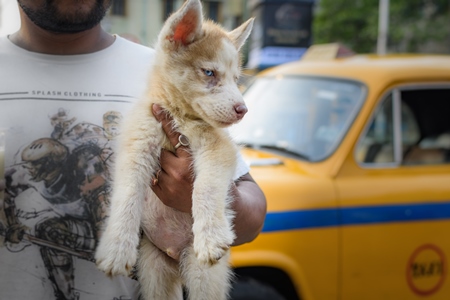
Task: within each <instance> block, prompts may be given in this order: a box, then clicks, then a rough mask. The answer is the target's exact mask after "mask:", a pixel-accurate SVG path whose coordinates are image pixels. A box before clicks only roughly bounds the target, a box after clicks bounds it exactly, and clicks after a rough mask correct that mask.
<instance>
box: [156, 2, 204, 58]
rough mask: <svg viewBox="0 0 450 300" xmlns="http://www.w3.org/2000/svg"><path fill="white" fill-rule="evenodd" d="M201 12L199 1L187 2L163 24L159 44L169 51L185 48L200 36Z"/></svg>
mask: <svg viewBox="0 0 450 300" xmlns="http://www.w3.org/2000/svg"><path fill="white" fill-rule="evenodd" d="M202 23H203V12H202V4H201V3H200V1H199V0H188V1H186V2H185V3H184V4H183V6H182V7H181V8H180V9H179V10H177V11H176V12H175V13H173V14H172V15H171V16H170V17H169V18H168V19H167V21H166V22H165V24H164V26H163V29H162V30H161V33H160V36H159V43H160V44H161V45H163V46H166V47H169V48H170V49H177V48H178V47H179V46H187V45H189V44H191V43H192V42H194V41H195V40H196V39H197V38H199V37H200V36H201V35H202V32H203V31H202Z"/></svg>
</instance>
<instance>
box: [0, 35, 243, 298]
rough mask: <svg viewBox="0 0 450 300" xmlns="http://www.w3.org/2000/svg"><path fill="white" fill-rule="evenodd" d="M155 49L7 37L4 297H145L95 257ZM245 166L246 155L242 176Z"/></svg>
mask: <svg viewBox="0 0 450 300" xmlns="http://www.w3.org/2000/svg"><path fill="white" fill-rule="evenodd" d="M153 56H154V51H153V50H152V49H150V48H147V47H144V46H141V45H138V44H135V43H132V42H129V41H126V40H125V39H123V38H120V37H118V36H117V37H116V40H115V42H114V43H113V45H111V46H110V47H108V48H107V49H104V50H102V51H99V52H96V53H92V54H85V55H73V56H55V55H45V54H39V53H33V52H29V51H26V50H24V49H22V48H19V47H17V46H16V45H14V44H13V43H11V42H10V41H9V40H8V39H7V38H6V37H2V38H0V128H4V129H6V130H7V138H6V150H5V166H6V168H5V169H6V175H5V178H6V180H7V189H8V195H9V196H6V197H5V200H4V201H2V200H1V199H0V299H14V300H29V299H46V300H51V299H82V300H113V299H114V300H115V299H117V300H119V299H120V300H125V299H133V300H134V299H138V296H137V285H138V283H137V282H136V281H134V280H131V279H129V278H125V277H115V278H113V279H109V278H108V277H106V276H105V275H104V274H103V273H102V272H100V271H99V270H97V268H96V266H95V264H94V262H93V261H92V258H93V253H94V251H95V245H96V243H97V240H98V235H97V233H98V229H99V227H100V226H101V225H102V224H103V221H104V219H105V207H106V204H107V201H108V199H109V195H110V192H111V190H110V188H111V187H110V184H109V180H110V172H111V170H110V163H111V161H112V160H113V159H114V148H115V146H114V143H115V137H116V135H117V132H118V125H119V123H120V121H121V119H122V118H123V117H124V115H126V113H127V112H128V110H129V109H130V108H131V106H132V104H133V103H134V102H135V101H136V100H137V99H138V98H139V97H140V96H141V95H142V94H143V93H144V91H145V84H146V79H147V75H148V71H149V69H150V67H151V64H152V60H153ZM248 170H249V169H248V167H247V166H246V165H245V163H244V162H243V160H242V158H240V159H239V164H238V170H237V171H236V174H235V176H236V178H237V177H240V176H242V175H243V174H245V173H247V172H248ZM8 199H9V200H8ZM12 205H13V206H14V210H13V211H14V215H15V219H17V220H18V221H19V223H20V224H22V225H25V226H26V231H25V232H26V234H25V235H24V236H23V237H22V238H20V237H19V238H16V240H17V241H18V243H11V242H6V241H5V236H9V239H10V240H11V236H12V235H11V233H12V232H14V231H11V228H10V227H9V225H8V224H10V222H8V221H7V220H8V219H10V218H11V216H10V215H9V212H10V211H12V210H10V207H11V206H12ZM3 208H5V209H3ZM12 239H13V238H12Z"/></svg>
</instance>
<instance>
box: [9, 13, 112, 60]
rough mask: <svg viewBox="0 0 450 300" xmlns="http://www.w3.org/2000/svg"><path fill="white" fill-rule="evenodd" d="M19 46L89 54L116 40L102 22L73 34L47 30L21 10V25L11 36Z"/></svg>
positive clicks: (49, 52) (39, 50) (37, 49)
mask: <svg viewBox="0 0 450 300" xmlns="http://www.w3.org/2000/svg"><path fill="white" fill-rule="evenodd" d="M9 39H10V40H11V41H12V42H13V43H14V44H16V45H17V46H19V47H21V48H23V49H25V50H28V51H32V52H38V53H44V54H54V55H76V54H88V53H93V52H97V51H100V50H103V49H105V48H107V47H108V46H110V45H111V44H112V43H113V42H114V39H115V38H114V36H112V35H110V34H109V33H107V32H105V31H104V30H103V29H102V28H101V26H100V24H99V25H97V26H95V27H94V28H92V29H89V30H86V31H83V32H79V33H73V34H72V33H71V34H59V33H53V32H49V31H46V30H44V29H42V28H40V27H38V26H36V25H35V24H34V23H33V22H31V21H30V20H29V19H28V18H27V17H26V16H25V15H24V14H23V13H22V11H21V27H20V29H19V31H17V32H16V33H14V34H12V35H10V36H9Z"/></svg>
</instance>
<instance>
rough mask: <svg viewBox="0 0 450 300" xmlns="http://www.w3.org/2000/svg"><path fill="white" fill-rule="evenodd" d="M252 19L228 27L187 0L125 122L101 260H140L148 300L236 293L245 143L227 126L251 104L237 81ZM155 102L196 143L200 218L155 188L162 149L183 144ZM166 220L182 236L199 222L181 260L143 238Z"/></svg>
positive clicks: (192, 147) (195, 199) (121, 265)
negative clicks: (233, 254) (239, 160)
mask: <svg viewBox="0 0 450 300" xmlns="http://www.w3.org/2000/svg"><path fill="white" fill-rule="evenodd" d="M252 26H253V19H250V20H248V21H247V22H246V23H244V24H242V25H241V26H240V27H238V28H236V29H234V30H233V31H231V32H227V31H225V30H224V29H223V28H221V27H220V26H219V25H217V24H215V23H214V22H212V21H203V17H202V6H201V3H200V1H199V0H188V1H186V2H185V3H184V5H183V6H182V7H181V8H180V9H179V10H178V11H177V12H175V13H174V14H172V15H171V16H170V17H169V19H168V20H167V21H166V23H165V24H164V27H163V29H162V30H161V32H160V34H159V37H158V42H157V45H156V47H155V50H156V53H155V63H154V67H153V69H152V71H151V76H150V79H149V83H148V92H147V93H146V95H145V97H143V99H142V100H141V101H139V102H138V103H137V104H136V106H135V107H134V108H133V110H132V111H131V113H130V114H129V115H128V117H127V118H125V119H124V122H123V126H122V134H121V137H120V139H119V146H118V147H119V148H118V151H117V156H116V166H115V174H114V183H113V195H112V198H111V212H110V217H109V220H108V224H107V226H106V229H105V231H104V233H103V235H102V237H101V240H100V243H99V246H98V248H97V252H96V261H97V266H98V268H99V269H100V270H102V271H104V272H105V273H106V274H108V275H110V276H115V275H119V274H121V275H125V276H127V275H129V273H130V271H131V269H132V268H133V266H135V264H136V262H137V269H138V277H139V282H140V284H141V293H142V296H143V297H144V299H146V300H150V299H155V300H167V299H181V298H182V285H184V286H185V287H186V289H187V291H188V295H189V299H192V300H220V299H226V298H227V296H228V291H229V288H230V281H231V271H230V267H229V247H230V245H231V244H232V243H233V240H234V238H235V234H234V232H233V228H232V227H233V226H232V221H233V212H232V211H231V209H230V202H231V200H232V198H231V196H230V195H229V187H230V184H231V182H232V180H233V175H234V172H235V167H236V156H237V151H238V150H237V147H236V145H235V144H234V143H233V141H232V140H231V138H230V137H229V134H228V132H227V130H226V129H225V128H226V127H228V126H229V125H232V124H234V123H236V122H238V121H240V120H241V119H242V117H243V116H244V114H245V113H246V111H247V108H246V106H245V104H244V101H243V98H242V95H241V93H240V91H239V89H238V86H237V80H238V78H239V74H240V67H241V65H240V64H241V63H240V55H239V50H240V48H241V47H242V45H243V44H244V43H245V41H246V39H247V38H248V36H249V34H250V31H251V28H252ZM154 103H157V104H159V105H160V106H161V107H163V108H164V109H165V110H166V111H167V112H168V113H169V114H170V115H171V117H172V118H173V127H174V129H175V130H176V131H178V132H180V133H181V134H182V136H181V138H180V143H181V144H185V145H186V144H187V143H189V147H183V148H184V149H183V150H187V151H190V152H191V154H192V157H193V166H192V171H193V172H194V174H195V180H194V187H193V193H192V215H191V214H187V213H183V212H179V211H176V210H174V209H172V208H169V207H166V206H164V205H163V203H162V202H161V201H160V200H159V199H158V198H157V197H156V195H155V194H154V193H153V191H152V190H151V188H150V187H149V184H150V182H151V181H152V179H154V178H155V176H156V177H157V175H156V174H157V173H158V170H160V166H159V155H160V153H161V149H162V148H165V149H169V150H172V151H174V150H175V149H174V146H173V145H171V144H170V143H169V141H168V139H167V137H166V136H165V134H164V132H163V130H162V127H161V124H160V123H158V121H157V120H156V119H155V117H154V116H153V114H152V109H151V107H152V104H154ZM186 137H187V139H188V140H187V139H186ZM161 219H165V220H166V223H167V226H168V227H169V229H170V230H171V231H172V232H173V233H174V234H176V233H177V232H179V231H180V230H179V229H180V228H192V230H191V235H192V236H191V237H190V242H189V243H188V244H187V245H186V247H185V248H184V249H183V250H182V252H181V255H180V262H179V263H177V262H176V261H175V260H173V259H171V258H169V257H168V256H167V254H166V253H164V252H163V251H161V250H159V249H158V248H156V246H155V245H154V244H153V243H152V241H150V240H149V239H148V238H147V237H146V236H143V237H142V238H141V237H140V234H139V232H140V228H141V227H142V228H146V229H149V230H150V231H152V230H154V231H156V230H158V220H161ZM167 220H169V221H167ZM185 231H186V230H184V231H183V232H185Z"/></svg>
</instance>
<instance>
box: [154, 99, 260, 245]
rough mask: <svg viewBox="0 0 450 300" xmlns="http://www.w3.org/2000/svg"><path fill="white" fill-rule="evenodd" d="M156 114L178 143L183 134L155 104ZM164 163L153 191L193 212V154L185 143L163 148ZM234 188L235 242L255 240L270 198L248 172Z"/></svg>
mask: <svg viewBox="0 0 450 300" xmlns="http://www.w3.org/2000/svg"><path fill="white" fill-rule="evenodd" d="M153 114H154V115H155V117H156V118H157V119H158V121H160V122H161V124H162V126H163V129H164V131H165V132H166V135H167V136H168V138H169V140H171V142H172V144H176V143H177V141H178V136H179V135H180V134H179V133H177V132H174V131H173V130H172V127H171V120H170V118H169V117H168V116H167V115H166V114H165V113H164V112H163V111H162V110H161V108H159V107H154V108H153ZM160 163H161V168H162V170H161V172H160V173H159V175H158V184H157V185H153V186H152V189H153V191H154V192H155V194H156V195H157V196H158V198H159V199H160V200H161V201H162V202H163V203H164V204H165V205H166V206H169V207H172V208H174V209H177V210H179V211H183V212H188V213H190V212H191V207H192V186H193V181H194V178H193V174H192V170H191V166H192V158H191V156H190V154H189V153H188V151H186V150H185V149H184V147H180V148H178V149H177V150H176V153H172V152H170V151H164V150H163V151H162V153H161V158H160ZM231 192H232V195H233V196H234V201H233V209H234V211H235V212H236V218H235V220H234V230H235V233H236V236H237V237H236V240H235V241H234V244H233V245H240V244H244V243H248V242H251V241H252V240H254V239H255V238H256V237H257V236H258V234H259V233H260V232H261V229H262V226H263V223H264V218H265V215H266V198H265V196H264V193H263V192H262V191H261V189H260V188H259V186H258V185H257V184H256V182H255V181H254V180H253V178H252V177H251V176H250V174H248V173H247V174H245V175H243V176H242V177H241V178H239V180H237V181H236V182H235V183H234V184H233V186H232V190H231Z"/></svg>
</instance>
